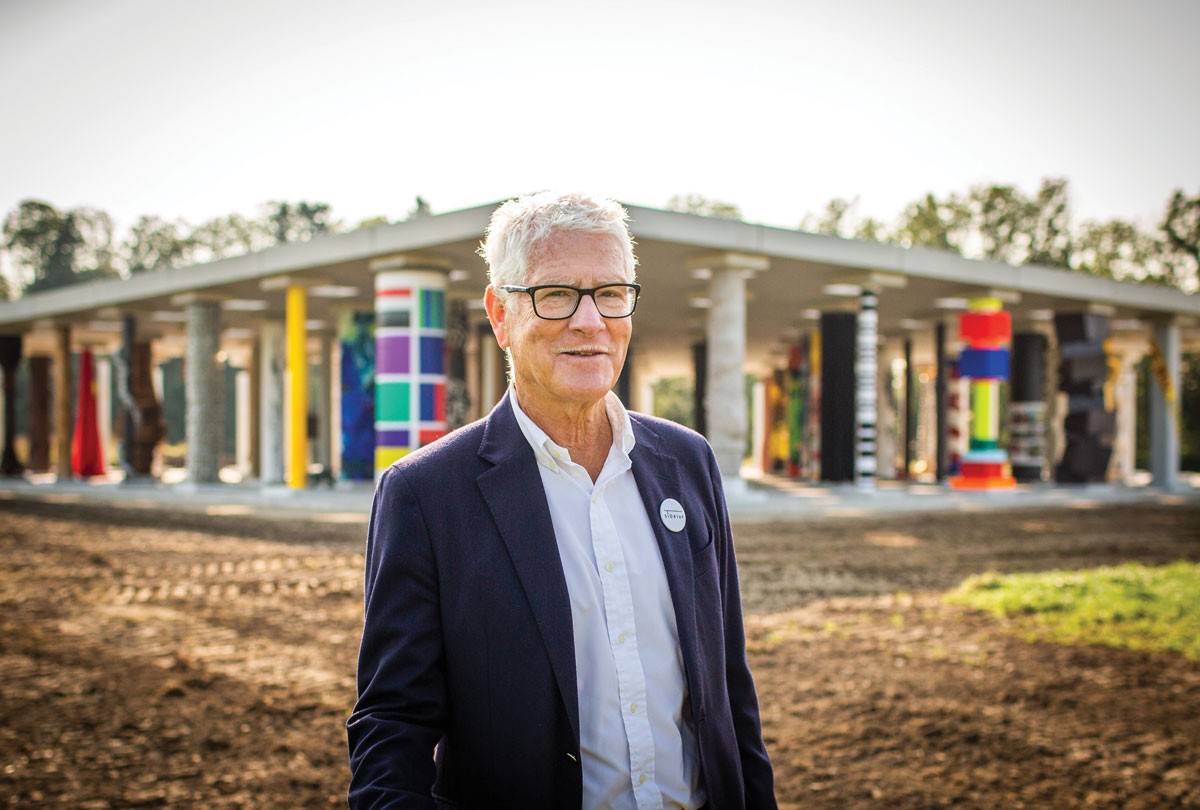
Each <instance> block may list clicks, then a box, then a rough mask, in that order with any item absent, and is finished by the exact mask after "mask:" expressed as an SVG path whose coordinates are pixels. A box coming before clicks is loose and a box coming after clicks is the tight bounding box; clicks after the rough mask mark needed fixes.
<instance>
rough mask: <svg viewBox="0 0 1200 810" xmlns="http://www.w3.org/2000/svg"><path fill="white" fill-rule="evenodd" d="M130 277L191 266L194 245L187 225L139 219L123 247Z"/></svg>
mask: <svg viewBox="0 0 1200 810" xmlns="http://www.w3.org/2000/svg"><path fill="white" fill-rule="evenodd" d="M122 248H123V251H122V252H123V253H124V255H125V263H126V266H127V267H128V268H129V272H130V273H142V272H145V271H147V270H165V269H167V268H171V267H182V266H184V265H187V264H191V263H192V262H193V254H194V253H195V249H196V243H195V241H194V239H193V237H192V234H191V233H190V228H189V226H188V224H187V223H186V222H182V221H177V222H167V221H166V220H164V219H161V218H159V217H155V216H143V217H139V218H138V221H137V222H135V223H134V225H133V227H132V228H130V229H129V236H128V237H126V239H125V241H124V243H123V244H122Z"/></svg>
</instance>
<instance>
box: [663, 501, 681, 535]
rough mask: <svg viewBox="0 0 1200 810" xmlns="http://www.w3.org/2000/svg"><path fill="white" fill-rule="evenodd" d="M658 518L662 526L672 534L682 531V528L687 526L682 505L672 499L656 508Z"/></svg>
mask: <svg viewBox="0 0 1200 810" xmlns="http://www.w3.org/2000/svg"><path fill="white" fill-rule="evenodd" d="M658 516H659V517H661V518H662V522H663V525H664V526H666V527H667V528H668V529H670V530H671V531H673V532H681V531H683V527H684V526H686V525H687V515H686V514H684V511H683V504H681V503H680V502H679V501H677V500H675V499H674V498H667V499H666V500H665V501H663V502H662V505H661V506H659V507H658Z"/></svg>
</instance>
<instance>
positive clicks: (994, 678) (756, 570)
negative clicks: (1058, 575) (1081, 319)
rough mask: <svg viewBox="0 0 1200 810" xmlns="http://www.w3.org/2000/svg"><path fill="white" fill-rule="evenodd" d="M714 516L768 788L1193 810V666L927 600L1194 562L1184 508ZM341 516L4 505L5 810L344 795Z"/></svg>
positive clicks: (349, 553) (346, 666) (1194, 522)
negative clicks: (1021, 578)
mask: <svg viewBox="0 0 1200 810" xmlns="http://www.w3.org/2000/svg"><path fill="white" fill-rule="evenodd" d="M735 530H736V534H737V542H738V550H739V551H738V553H739V559H740V564H741V577H742V582H743V590H744V593H743V599H744V603H745V609H746V614H747V628H748V631H749V640H750V657H751V664H752V666H753V669H754V672H755V675H756V678H757V679H758V683H759V692H760V698H761V701H762V708H763V719H764V729H765V734H766V738H767V744H768V747H769V749H770V752H771V755H772V757H773V759H774V762H775V768H776V774H777V781H778V795H779V798H780V801H781V803H782V805H783V806H785V807H793V808H799V807H804V808H810V807H811V808H857V807H889V808H890V807H897V808H927V807H941V806H958V807H979V808H1019V807H1029V808H1047V807H1049V808H1071V807H1122V808H1159V807H1200V665H1198V664H1196V663H1190V662H1188V661H1186V660H1183V659H1181V658H1179V657H1175V656H1170V655H1148V654H1143V653H1134V652H1127V651H1119V650H1110V649H1102V648H1070V647H1057V646H1052V645H1048V644H1031V643H1027V642H1023V641H1020V640H1018V639H1016V638H1015V637H1013V636H1011V635H1008V634H1006V633H1005V632H1004V628H1003V627H1002V626H1000V625H999V624H997V623H996V622H994V621H992V620H990V619H987V618H985V617H983V616H981V615H979V614H977V613H973V612H970V611H968V610H965V609H963V608H959V607H952V606H948V605H946V604H943V602H942V601H941V599H940V593H941V592H942V591H944V590H945V589H947V588H950V587H952V586H954V585H956V584H957V583H958V582H960V581H961V580H962V579H963V578H964V577H965V576H967V575H969V574H972V573H976V572H980V571H984V570H988V569H993V570H1001V571H1015V570H1045V569H1051V568H1077V567H1084V566H1092V565H1098V564H1109V563H1117V562H1121V561H1125V560H1140V561H1144V562H1148V563H1162V562H1168V561H1172V560H1177V559H1183V558H1186V559H1192V560H1200V507H1198V506H1197V505H1195V504H1194V503H1192V504H1190V505H1187V504H1184V505H1171V506H1129V505H1123V506H1120V507H1113V508H1098V509H1089V510H1071V509H1058V510H1041V511H1021V512H1015V511H1014V512H1005V513H970V514H961V513H960V514H938V515H930V514H921V515H908V516H888V517H880V518H874V519H858V518H855V519H832V518H828V519H820V520H807V521H803V522H793V523H790V524H787V525H783V524H769V525H757V524H755V525H739V526H737V527H735ZM364 532H365V528H364V526H362V525H357V524H352V525H329V524H320V523H315V522H307V523H303V522H278V521H262V520H254V519H250V518H246V517H205V516H198V515H173V516H172V515H166V514H163V513H161V512H146V511H138V510H135V509H126V510H117V509H109V508H103V509H102V508H98V507H95V506H83V505H63V504H43V503H33V502H24V501H20V500H7V501H0V623H2V627H0V806H3V807H21V808H36V807H70V808H81V809H82V810H87V809H88V808H96V809H98V808H142V807H200V808H255V809H256V810H257V809H259V808H268V810H272V809H274V808H279V809H280V810H283V808H287V809H288V810H294V808H310V807H321V806H338V805H342V804H343V802H344V798H343V797H344V790H345V785H346V780H347V765H346V754H345V736H344V731H343V722H344V720H345V718H346V715H347V714H348V713H349V711H350V708H351V704H352V702H353V699H354V677H353V673H354V663H355V654H356V650H357V644H358V632H359V626H360V623H361V620H362V607H361V594H362V587H361V568H362V545H363V536H364Z"/></svg>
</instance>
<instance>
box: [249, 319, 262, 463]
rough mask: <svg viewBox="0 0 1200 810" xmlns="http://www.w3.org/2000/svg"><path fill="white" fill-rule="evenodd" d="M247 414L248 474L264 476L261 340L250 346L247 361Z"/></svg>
mask: <svg viewBox="0 0 1200 810" xmlns="http://www.w3.org/2000/svg"><path fill="white" fill-rule="evenodd" d="M246 377H247V379H246V385H247V386H248V389H249V390H248V391H247V401H246V407H247V411H248V412H247V414H246V440H247V442H249V445H250V446H249V447H248V448H247V449H246V475H247V476H249V477H250V478H259V479H261V476H262V385H261V379H262V344H261V336H260V338H259V341H257V342H255V343H254V345H253V346H251V347H250V358H249V360H248V361H247V362H246Z"/></svg>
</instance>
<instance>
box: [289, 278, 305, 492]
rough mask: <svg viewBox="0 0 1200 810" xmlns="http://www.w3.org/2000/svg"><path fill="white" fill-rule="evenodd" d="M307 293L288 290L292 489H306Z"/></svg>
mask: <svg viewBox="0 0 1200 810" xmlns="http://www.w3.org/2000/svg"><path fill="white" fill-rule="evenodd" d="M307 322H308V290H306V289H305V288H304V287H303V286H302V285H300V284H290V285H288V288H287V315H286V322H285V323H286V329H287V370H288V386H287V413H288V437H287V448H288V454H287V470H288V476H287V483H288V487H289V488H291V489H304V488H305V487H306V486H308V330H307Z"/></svg>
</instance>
